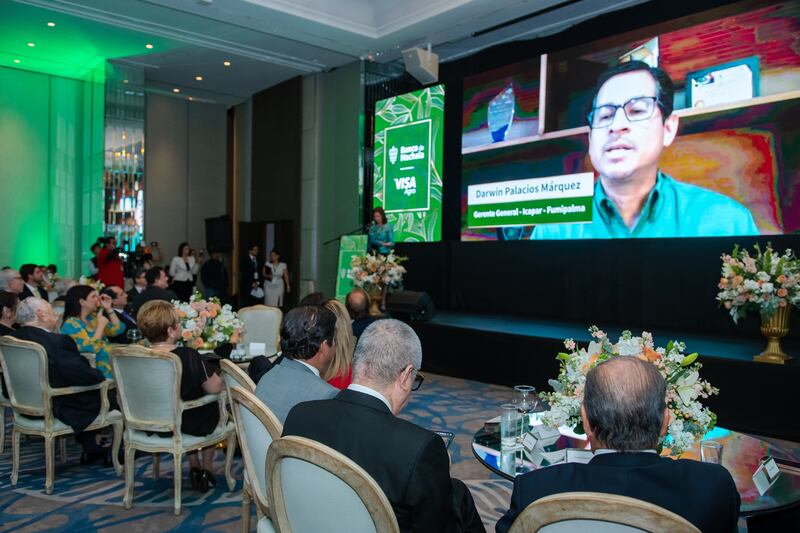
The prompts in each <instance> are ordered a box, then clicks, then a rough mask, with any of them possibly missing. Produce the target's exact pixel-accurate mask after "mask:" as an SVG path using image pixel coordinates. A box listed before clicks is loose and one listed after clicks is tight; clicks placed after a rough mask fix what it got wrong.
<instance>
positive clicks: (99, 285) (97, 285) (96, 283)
mask: <svg viewBox="0 0 800 533" xmlns="http://www.w3.org/2000/svg"><path fill="white" fill-rule="evenodd" d="M78 285H88V286H89V287H91V288H93V289H94V290H96V291H97V292H100V291H102V290H103V289H105V288H106V286H105V284H103V282H102V281H100V280H99V279H94V278H89V277H86V276H81V277H80V278H79V279H78Z"/></svg>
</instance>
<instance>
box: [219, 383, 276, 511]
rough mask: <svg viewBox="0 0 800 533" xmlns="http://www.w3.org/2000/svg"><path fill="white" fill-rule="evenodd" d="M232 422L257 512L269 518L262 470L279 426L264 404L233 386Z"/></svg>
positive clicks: (267, 487) (248, 392) (265, 485)
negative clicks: (258, 509) (258, 510)
mask: <svg viewBox="0 0 800 533" xmlns="http://www.w3.org/2000/svg"><path fill="white" fill-rule="evenodd" d="M230 399H231V407H232V409H233V421H234V424H236V435H237V436H238V437H239V447H240V448H241V450H242V460H243V461H244V468H245V471H246V472H247V478H248V479H249V480H250V487H251V489H252V493H253V496H254V499H255V500H256V503H257V505H258V506H259V508H261V512H262V513H264V514H265V515H267V516H270V512H269V508H270V507H269V500H268V498H267V491H268V490H269V486H268V485H267V481H266V478H265V477H264V475H265V472H266V470H265V467H266V464H267V450H269V447H270V444H272V441H274V440H275V439H278V438H280V436H281V433H282V432H283V425H281V423H280V422H279V421H278V418H277V417H276V416H275V415H274V414H273V412H272V411H270V409H269V408H268V407H267V406H266V405H264V403H263V402H262V401H261V400H259V399H258V397H257V396H256V395H255V394H254V393H253V392H252V391H249V390H247V389H245V388H243V387H239V386H234V387H232V388H231V390H230Z"/></svg>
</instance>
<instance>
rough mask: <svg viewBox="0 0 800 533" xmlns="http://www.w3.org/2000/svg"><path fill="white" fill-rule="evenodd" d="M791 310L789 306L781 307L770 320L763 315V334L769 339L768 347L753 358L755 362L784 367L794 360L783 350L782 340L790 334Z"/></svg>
mask: <svg viewBox="0 0 800 533" xmlns="http://www.w3.org/2000/svg"><path fill="white" fill-rule="evenodd" d="M791 310H792V307H791V306H789V305H787V306H786V307H779V308H778V310H777V311H775V313H774V314H773V315H772V316H771V317H769V318H767V317H765V316H764V315H763V314H762V315H761V334H762V335H764V336H765V337H766V338H767V347H766V349H765V350H764V351H763V352H761V353H760V354H758V355H756V356H755V357H753V360H754V361H759V362H761V363H773V364H777V365H782V364H784V363H785V362H786V361H788V360H789V359H792V357H791V356H789V355H786V353H785V352H784V351H783V349H782V348H781V338H783V337H785V336H786V334H787V333H789V312H790V311H791Z"/></svg>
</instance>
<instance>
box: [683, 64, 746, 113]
mask: <svg viewBox="0 0 800 533" xmlns="http://www.w3.org/2000/svg"><path fill="white" fill-rule="evenodd" d="M758 65H759V61H758V56H750V57H745V58H742V59H737V60H736V61H731V62H729V63H724V64H722V65H716V66H714V67H710V68H706V69H702V70H696V71H694V72H690V73H688V74H687V75H686V102H687V103H688V104H689V106H690V107H708V106H712V105H719V104H728V103H730V102H739V101H742V100H749V99H750V98H753V97H754V96H758V94H759V82H760V76H759V69H758Z"/></svg>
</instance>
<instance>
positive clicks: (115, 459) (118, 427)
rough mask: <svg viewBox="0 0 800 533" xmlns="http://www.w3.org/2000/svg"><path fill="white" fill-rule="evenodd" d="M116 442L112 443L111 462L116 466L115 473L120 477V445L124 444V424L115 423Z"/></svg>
mask: <svg viewBox="0 0 800 533" xmlns="http://www.w3.org/2000/svg"><path fill="white" fill-rule="evenodd" d="M113 427H114V441H113V442H112V443H111V462H112V463H113V464H114V472H115V473H116V474H117V475H118V476H119V475H120V474H122V465H121V464H119V445H120V443H121V442H122V422H115V423H114V424H113Z"/></svg>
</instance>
